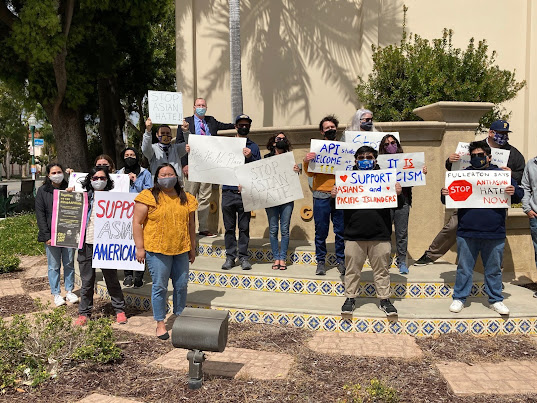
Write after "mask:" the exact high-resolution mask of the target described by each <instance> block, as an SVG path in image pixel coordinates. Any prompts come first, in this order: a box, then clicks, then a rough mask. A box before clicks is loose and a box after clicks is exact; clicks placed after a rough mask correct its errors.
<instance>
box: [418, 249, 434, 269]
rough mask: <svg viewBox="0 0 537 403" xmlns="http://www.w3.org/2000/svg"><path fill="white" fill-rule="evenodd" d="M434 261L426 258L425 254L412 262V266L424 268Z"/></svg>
mask: <svg viewBox="0 0 537 403" xmlns="http://www.w3.org/2000/svg"><path fill="white" fill-rule="evenodd" d="M433 263H434V260H433V259H431V258H430V257H429V256H427V252H425V253H424V254H423V256H422V257H420V258H419V259H418V260H416V261H415V262H414V266H426V265H428V264H433Z"/></svg>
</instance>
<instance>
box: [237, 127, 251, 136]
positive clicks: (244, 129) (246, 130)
mask: <svg viewBox="0 0 537 403" xmlns="http://www.w3.org/2000/svg"><path fill="white" fill-rule="evenodd" d="M237 133H239V136H248V133H250V128H249V127H239V128H237Z"/></svg>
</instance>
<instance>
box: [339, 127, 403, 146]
mask: <svg viewBox="0 0 537 403" xmlns="http://www.w3.org/2000/svg"><path fill="white" fill-rule="evenodd" d="M387 134H389V135H390V136H393V137H395V138H396V139H397V140H398V141H399V142H401V139H400V138H399V132H360V131H351V130H345V133H344V134H343V141H345V142H347V143H353V144H355V145H357V147H356V149H358V148H360V147H362V146H369V147H373V148H374V149H375V150H377V151H378V149H379V147H380V140H382V138H383V137H384V136H386V135H387Z"/></svg>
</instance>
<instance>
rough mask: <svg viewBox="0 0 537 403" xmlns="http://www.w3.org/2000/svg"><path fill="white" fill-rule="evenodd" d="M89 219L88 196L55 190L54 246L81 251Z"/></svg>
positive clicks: (53, 208)
mask: <svg viewBox="0 0 537 403" xmlns="http://www.w3.org/2000/svg"><path fill="white" fill-rule="evenodd" d="M87 217H88V194H87V193H86V192H67V191H65V190H58V189H55V190H54V196H53V204H52V221H51V231H50V235H51V239H50V244H51V245H52V246H63V247H66V248H77V249H81V248H82V246H83V245H84V234H85V233H86V221H87Z"/></svg>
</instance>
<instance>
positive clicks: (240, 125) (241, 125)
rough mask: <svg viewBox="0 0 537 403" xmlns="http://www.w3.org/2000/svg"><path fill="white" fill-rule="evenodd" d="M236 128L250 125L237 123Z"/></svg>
mask: <svg viewBox="0 0 537 403" xmlns="http://www.w3.org/2000/svg"><path fill="white" fill-rule="evenodd" d="M237 127H250V124H248V123H239V124H238V125H237Z"/></svg>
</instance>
